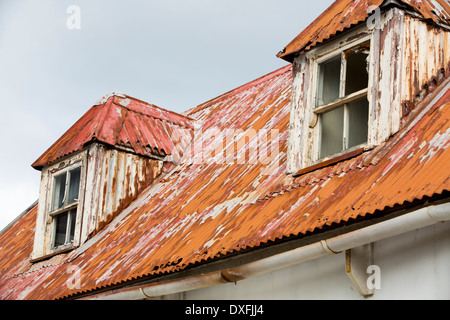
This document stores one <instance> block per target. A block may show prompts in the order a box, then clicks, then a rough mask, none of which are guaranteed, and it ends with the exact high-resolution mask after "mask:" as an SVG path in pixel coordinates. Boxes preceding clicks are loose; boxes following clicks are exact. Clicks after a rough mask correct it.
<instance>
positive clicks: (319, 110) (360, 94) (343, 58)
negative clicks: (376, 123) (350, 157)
mask: <svg viewBox="0 0 450 320" xmlns="http://www.w3.org/2000/svg"><path fill="white" fill-rule="evenodd" d="M366 43H367V41H366ZM362 47H363V43H362V44H357V45H354V46H352V47H347V48H345V49H344V48H343V49H341V50H340V51H339V52H338V53H336V52H334V53H330V54H327V55H326V56H324V57H322V58H320V59H317V60H316V71H315V73H316V77H315V89H314V90H315V96H314V101H313V108H312V109H313V110H312V113H313V119H312V122H311V124H310V127H311V128H313V127H315V125H316V123H317V122H318V123H319V126H318V127H319V128H318V130H319V131H318V144H317V148H316V159H318V160H323V159H325V158H328V157H330V156H333V155H336V154H340V153H342V152H343V151H345V150H348V149H351V148H353V147H355V146H353V145H351V144H353V142H354V141H355V140H356V141H358V140H365V142H363V143H361V144H360V145H362V144H364V143H367V139H368V136H367V135H368V132H367V133H363V134H365V139H359V138H358V137H356V138H355V137H350V134H355V133H358V132H363V131H364V130H362V129H361V128H357V129H356V130H354V129H353V128H350V127H349V122H350V120H349V105H350V104H355V103H357V102H358V101H360V100H361V99H364V98H365V99H367V96H368V85H369V84H368V83H367V86H365V88H363V89H360V90H358V91H356V92H350V94H347V95H346V89H347V88H346V79H347V76H351V74H350V75H347V71H348V70H347V69H348V68H347V57H348V56H349V55H350V54H352V53H353V52H356V51H355V50H358V49H360V48H362ZM336 59H340V66H341V67H340V71H339V72H340V74H339V84H338V86H339V88H338V89H339V97H338V98H337V99H335V100H333V101H331V102H328V103H326V104H320V103H318V102H319V101H320V100H321V99H323V96H324V94H323V92H321V90H323V89H324V88H323V82H324V80H323V77H324V76H325V75H324V74H322V72H323V70H321V67H322V66H324V65H326V64H327V63H329V62H332V61H333V60H334V61H335V60H336ZM359 62H361V59H360V60H359ZM335 79H336V77H335ZM356 89H359V88H356ZM339 108H343V119H342V120H341V121H342V124H340V122H339V123H336V126H337V128H334V129H333V128H331V129H330V130H328V131H329V132H327V134H328V138H329V137H330V134H332V131H333V130H334V131H336V130H337V129H339V130H338V131H339V133H340V132H342V137H341V138H339V139H336V138H335V137H331V138H329V139H330V140H329V141H323V138H324V137H322V134H324V131H323V130H324V129H323V122H324V119H323V118H324V115H325V114H326V113H328V112H331V111H333V110H337V109H339ZM364 112H365V110H363V112H361V113H364ZM341 113H342V112H341ZM341 125H342V129H340V128H339V127H340V126H341ZM367 127H368V124H367ZM366 131H367V130H366ZM332 140H335V141H337V140H339V143H340V145H341V147H339V148H337V147H334V146H333V147H331V148H330V147H329V146H327V145H323V144H324V143H325V144H327V143H328V144H329V143H330V142H332ZM352 141H353V142H352ZM327 149H328V150H330V149H331V150H333V151H334V150H337V149H339V151H337V152H333V151H330V152H327V151H326V150H327Z"/></svg>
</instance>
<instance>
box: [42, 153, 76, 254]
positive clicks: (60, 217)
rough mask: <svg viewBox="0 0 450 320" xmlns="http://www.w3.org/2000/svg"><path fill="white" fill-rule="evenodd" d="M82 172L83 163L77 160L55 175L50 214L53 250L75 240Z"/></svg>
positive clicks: (68, 244)
mask: <svg viewBox="0 0 450 320" xmlns="http://www.w3.org/2000/svg"><path fill="white" fill-rule="evenodd" d="M81 173H82V163H81V162H77V163H75V164H73V165H70V166H68V167H66V168H64V169H61V170H59V171H58V172H57V173H56V174H54V175H53V178H52V181H53V186H52V189H51V190H52V194H51V197H50V199H51V203H50V206H49V216H50V217H51V219H52V241H51V249H52V250H55V249H61V248H64V247H67V246H70V245H71V244H72V243H73V242H74V239H75V231H76V228H75V226H76V219H77V211H78V205H79V196H80V189H81V185H82V181H81ZM63 177H64V178H63Z"/></svg>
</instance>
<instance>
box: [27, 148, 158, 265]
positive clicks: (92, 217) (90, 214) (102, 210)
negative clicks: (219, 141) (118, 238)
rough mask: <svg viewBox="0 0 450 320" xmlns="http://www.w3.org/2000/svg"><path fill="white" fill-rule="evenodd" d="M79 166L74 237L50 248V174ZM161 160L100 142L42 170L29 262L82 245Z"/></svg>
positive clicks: (151, 174) (155, 171)
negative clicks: (79, 175) (65, 243)
mask: <svg viewBox="0 0 450 320" xmlns="http://www.w3.org/2000/svg"><path fill="white" fill-rule="evenodd" d="M73 165H81V179H80V189H79V202H78V208H77V218H76V226H75V236H74V239H73V242H72V243H71V244H70V245H67V246H64V247H59V248H52V239H53V236H54V235H53V233H54V222H55V221H54V219H55V218H54V217H52V215H51V214H50V212H49V211H50V202H51V201H52V200H51V198H52V188H53V176H54V175H55V174H58V172H59V171H60V170H64V168H67V167H70V166H73ZM162 168H163V161H161V160H156V159H150V158H148V157H143V156H139V155H136V154H132V153H129V152H126V151H123V150H120V149H117V148H113V147H110V146H106V145H103V144H100V143H93V144H91V145H90V146H89V147H87V148H85V149H84V150H82V151H79V152H77V153H75V154H72V155H70V156H68V157H65V158H64V159H61V160H59V161H58V162H56V163H53V164H51V165H49V166H47V167H44V168H43V169H42V173H41V185H40V193H39V206H38V216H37V220H36V229H35V239H34V248H33V254H32V261H37V260H41V259H43V258H46V257H50V256H52V255H55V254H57V253H61V252H65V251H68V250H71V249H74V248H76V247H78V246H80V245H82V244H83V243H84V242H85V241H86V240H87V239H88V238H89V237H90V236H91V235H93V234H95V233H96V232H98V231H99V230H101V229H102V228H103V226H105V225H106V224H107V223H109V222H110V221H111V220H112V219H113V218H114V217H115V215H116V214H117V213H119V212H120V211H121V210H122V209H123V208H125V207H126V206H127V205H128V204H130V202H131V201H133V200H134V199H135V198H136V197H137V196H138V194H139V193H140V192H141V191H142V190H143V189H144V188H146V187H147V186H148V185H149V184H150V183H151V182H152V181H153V180H154V179H155V178H156V177H157V176H159V174H160V173H161V172H162Z"/></svg>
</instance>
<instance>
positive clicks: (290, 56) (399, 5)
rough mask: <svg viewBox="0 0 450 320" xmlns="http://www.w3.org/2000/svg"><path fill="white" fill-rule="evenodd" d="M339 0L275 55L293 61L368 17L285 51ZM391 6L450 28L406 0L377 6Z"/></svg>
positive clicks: (431, 22) (449, 26) (445, 23)
mask: <svg viewBox="0 0 450 320" xmlns="http://www.w3.org/2000/svg"><path fill="white" fill-rule="evenodd" d="M338 2H339V1H335V2H334V3H333V4H332V5H331V6H330V7H328V8H327V9H326V10H325V11H324V12H322V14H320V15H319V16H318V17H317V18H316V19H315V20H314V21H313V22H311V23H310V24H309V25H308V26H307V27H306V28H305V29H303V30H302V31H301V32H300V34H298V35H297V36H296V37H295V38H294V39H293V40H292V41H290V42H289V43H288V44H287V45H286V46H285V47H284V48H283V49H282V50H281V51H279V52H278V53H277V54H276V57H278V58H281V59H283V60H285V61H287V62H291V63H292V61H293V59H294V57H295V56H296V55H298V54H302V53H304V52H306V51H309V50H311V49H312V47H311V45H313V47H316V46H318V45H321V44H323V43H325V42H326V41H327V40H329V39H331V38H333V37H335V36H338V35H340V34H341V33H343V32H345V31H347V30H349V29H350V28H353V27H355V26H357V25H359V24H361V23H363V22H365V21H366V20H367V19H368V17H369V14H370V13H369V12H367V13H366V15H365V16H364V18H361V19H359V20H358V21H357V22H356V23H353V24H350V25H348V26H347V27H344V28H343V29H342V30H334V31H333V33H331V34H329V35H328V36H326V37H324V38H323V39H322V40H320V41H315V42H311V41H308V42H307V43H306V44H304V45H303V46H302V47H301V48H297V49H294V50H292V51H290V52H286V51H287V47H288V46H290V45H291V44H293V43H294V42H296V41H297V40H298V39H300V38H301V37H302V35H303V36H304V34H305V33H306V32H307V31H308V30H310V29H311V28H312V27H313V26H314V25H315V24H317V23H318V22H319V21H320V20H321V18H323V16H324V15H325V14H326V13H328V12H330V11H332V9H333V8H334V6H335V5H336V4H337V3H338ZM393 7H396V8H399V9H401V10H403V11H404V12H405V13H406V14H408V15H410V16H412V17H415V18H418V19H421V20H423V21H425V22H427V23H429V24H432V25H435V26H438V27H440V28H443V29H446V30H450V21H445V20H443V19H442V18H441V17H439V15H437V14H435V16H436V19H437V20H435V19H432V18H430V17H425V16H424V15H423V14H422V13H421V12H420V11H419V10H418V9H417V8H414V7H413V6H412V5H411V4H409V3H407V2H406V1H403V0H384V1H383V2H382V3H381V5H380V6H379V8H380V10H382V11H386V10H389V9H391V8H393Z"/></svg>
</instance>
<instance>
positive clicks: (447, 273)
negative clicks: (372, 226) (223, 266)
mask: <svg viewBox="0 0 450 320" xmlns="http://www.w3.org/2000/svg"><path fill="white" fill-rule="evenodd" d="M374 258H375V264H376V265H378V266H379V267H380V271H381V278H380V279H381V282H380V285H381V288H380V289H376V290H375V294H374V295H373V296H372V297H370V298H368V299H445V300H448V299H450V222H445V223H439V224H436V225H433V226H431V227H427V228H423V229H420V230H416V231H413V232H409V233H406V234H403V235H400V236H396V237H393V238H389V239H386V240H383V241H379V242H376V243H375V244H374ZM368 276H369V274H368ZM184 298H185V299H203V300H208V299H231V300H239V299H261V300H263V299H274V300H275V299H287V300H290V299H364V298H363V297H361V296H360V295H359V294H358V292H357V290H356V289H355V287H354V285H353V284H352V282H351V281H350V279H349V277H348V276H347V274H346V273H345V254H344V253H340V254H338V255H333V256H327V257H324V258H321V259H318V260H315V261H310V262H305V263H302V264H299V265H297V266H294V267H290V268H286V269H283V270H279V271H276V272H272V273H269V274H265V275H261V276H258V277H254V278H250V279H246V280H242V281H239V282H237V283H236V284H234V283H227V284H223V285H219V286H214V287H209V288H204V289H199V290H194V291H190V292H186V293H185V294H184Z"/></svg>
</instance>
